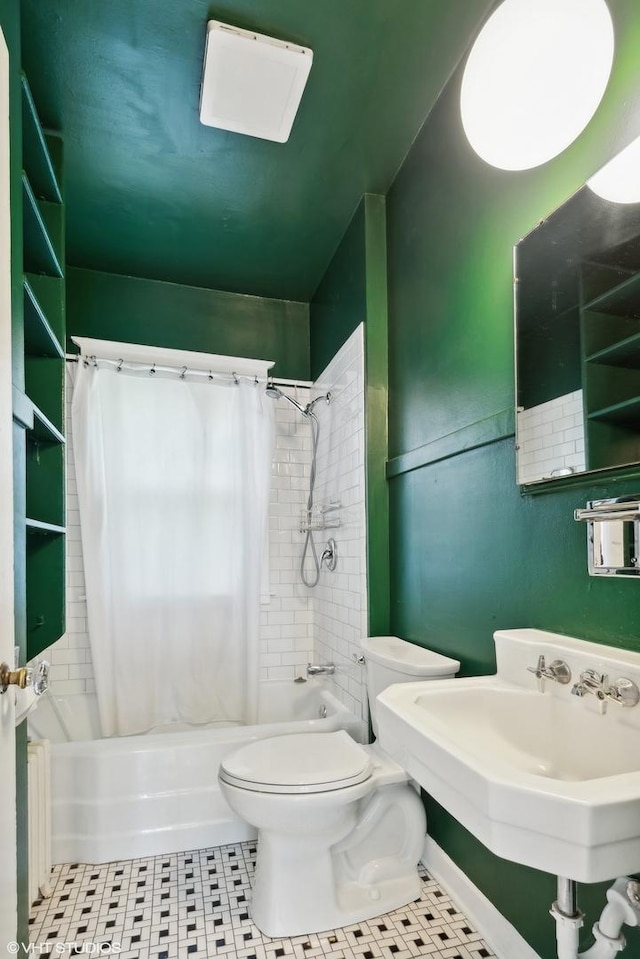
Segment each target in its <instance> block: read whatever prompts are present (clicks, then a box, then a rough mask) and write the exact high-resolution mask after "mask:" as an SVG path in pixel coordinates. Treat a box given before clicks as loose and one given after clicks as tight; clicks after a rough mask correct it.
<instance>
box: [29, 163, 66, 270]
mask: <svg viewBox="0 0 640 959" xmlns="http://www.w3.org/2000/svg"><path fill="white" fill-rule="evenodd" d="M22 215H23V231H24V264H25V268H26V269H27V271H28V272H30V273H45V274H47V275H48V276H59V277H62V276H63V275H64V271H63V269H62V262H61V251H62V207H61V206H59V205H57V204H54V203H49V202H48V201H46V200H41V201H38V200H37V199H36V196H35V194H34V192H33V190H32V189H31V184H30V183H29V181H28V179H27V177H26V175H25V174H24V173H23V174H22Z"/></svg>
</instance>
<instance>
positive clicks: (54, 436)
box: [29, 405, 65, 443]
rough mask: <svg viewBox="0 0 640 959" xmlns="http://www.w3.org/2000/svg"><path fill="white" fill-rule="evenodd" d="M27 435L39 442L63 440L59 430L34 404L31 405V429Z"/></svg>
mask: <svg viewBox="0 0 640 959" xmlns="http://www.w3.org/2000/svg"><path fill="white" fill-rule="evenodd" d="M29 437H30V439H34V440H39V441H40V442H41V443H64V441H65V439H64V436H63V435H62V433H61V432H60V430H59V429H58V428H57V427H56V426H54V425H53V423H52V422H51V420H50V419H49V418H48V417H46V416H45V415H44V413H43V412H42V411H41V410H39V409H38V407H37V406H35V405H34V407H33V429H32V430H31V431H30V433H29Z"/></svg>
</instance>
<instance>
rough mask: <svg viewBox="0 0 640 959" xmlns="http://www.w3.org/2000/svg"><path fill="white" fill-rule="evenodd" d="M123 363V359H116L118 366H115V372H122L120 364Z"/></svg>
mask: <svg viewBox="0 0 640 959" xmlns="http://www.w3.org/2000/svg"><path fill="white" fill-rule="evenodd" d="M123 363H124V360H118V367H117V369H116V373H122V364H123Z"/></svg>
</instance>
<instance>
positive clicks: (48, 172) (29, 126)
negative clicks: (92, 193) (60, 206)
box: [22, 74, 62, 203]
mask: <svg viewBox="0 0 640 959" xmlns="http://www.w3.org/2000/svg"><path fill="white" fill-rule="evenodd" d="M22 143H23V156H24V158H25V166H26V168H27V171H28V176H29V180H30V182H31V185H32V187H33V190H34V193H35V194H36V196H38V197H40V199H42V200H50V201H52V202H53V203H62V191H61V190H60V184H59V183H58V178H57V176H56V171H55V169H54V166H53V161H52V159H51V154H50V153H49V148H48V146H47V143H46V140H45V137H44V131H43V129H42V124H41V123H40V118H39V117H38V111H37V110H36V105H35V103H34V102H33V96H32V94H31V89H30V87H29V83H28V81H27V78H26V77H25V75H24V74H22Z"/></svg>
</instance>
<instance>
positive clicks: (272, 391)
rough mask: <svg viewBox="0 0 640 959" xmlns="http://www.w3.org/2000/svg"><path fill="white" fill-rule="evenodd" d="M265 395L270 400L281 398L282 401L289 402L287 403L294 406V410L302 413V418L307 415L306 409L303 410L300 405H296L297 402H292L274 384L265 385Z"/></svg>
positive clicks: (289, 397)
mask: <svg viewBox="0 0 640 959" xmlns="http://www.w3.org/2000/svg"><path fill="white" fill-rule="evenodd" d="M265 393H266V394H267V396H268V397H269V398H270V399H272V400H279V399H280V397H282V399H283V400H289V402H290V403H291V404H292V405H293V406H295V408H296V409H297V410H298V412H299V413H302V415H303V416H307V415H308V413H307V409H308V407H307V408H306V409H305V407H304V406H303V405H302V403H298V401H297V400H294V398H293V397H292V396H289V395H288V394H287V393H283V392H282V390H280V389H278V387H277V386H275V384H274V383H267V387H266V389H265Z"/></svg>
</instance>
